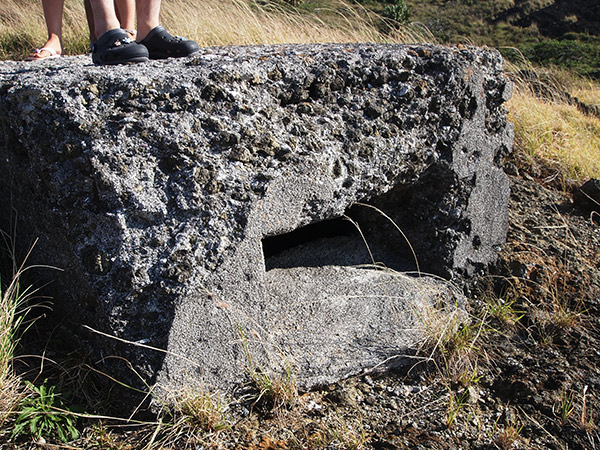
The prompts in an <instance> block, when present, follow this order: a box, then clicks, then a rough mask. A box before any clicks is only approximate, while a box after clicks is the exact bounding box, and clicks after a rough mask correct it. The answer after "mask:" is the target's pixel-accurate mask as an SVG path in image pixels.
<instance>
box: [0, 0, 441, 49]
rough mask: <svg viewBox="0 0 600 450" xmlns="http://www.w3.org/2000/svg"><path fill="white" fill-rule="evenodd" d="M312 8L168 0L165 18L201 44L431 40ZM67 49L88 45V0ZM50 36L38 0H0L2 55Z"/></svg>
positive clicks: (335, 4) (368, 16)
mask: <svg viewBox="0 0 600 450" xmlns="http://www.w3.org/2000/svg"><path fill="white" fill-rule="evenodd" d="M328 5H329V6H328V7H327V8H326V9H320V10H318V9H317V10H315V11H313V12H310V13H309V12H306V11H300V10H296V9H293V8H289V7H284V6H282V5H280V4H278V3H276V2H272V3H266V4H262V3H261V4H259V3H258V2H256V1H255V0H205V1H203V2H201V3H199V2H196V1H194V0H164V1H163V6H162V16H161V20H162V22H163V24H164V25H165V26H166V27H167V28H169V29H170V30H171V31H172V32H173V33H176V34H178V35H182V36H186V37H189V38H191V39H194V40H196V41H197V42H198V43H199V44H200V45H201V46H205V47H208V46H223V45H246V44H282V43H315V42H424V41H428V42H431V41H432V40H433V37H432V35H431V34H430V33H429V32H428V31H427V30H425V29H424V28H422V27H420V26H417V25H415V26H409V27H405V28H402V29H399V30H396V31H394V32H393V33H392V34H382V33H381V32H380V31H379V30H378V27H377V21H378V20H379V18H378V17H377V16H376V15H374V14H373V13H370V12H368V11H366V10H365V9H363V8H361V7H360V6H359V5H350V4H349V3H345V2H344V1H342V0H335V1H332V2H329V3H328ZM63 37H64V39H63V41H64V42H63V45H64V46H65V54H68V55H72V54H81V53H85V52H87V51H88V29H87V22H86V19H85V11H84V8H83V3H82V2H80V1H79V0H65V12H64V26H63ZM45 40H46V25H45V22H44V15H43V12H42V7H41V5H40V4H39V1H37V0H21V1H19V0H4V1H3V2H2V3H1V4H0V59H21V58H23V57H24V56H26V55H27V54H28V53H29V51H30V50H31V49H32V48H34V47H39V46H41V45H42V44H43V43H44V42H45Z"/></svg>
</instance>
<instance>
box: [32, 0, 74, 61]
mask: <svg viewBox="0 0 600 450" xmlns="http://www.w3.org/2000/svg"><path fill="white" fill-rule="evenodd" d="M64 3H65V2H64V0H42V6H43V8H44V18H45V19H46V27H47V28H48V40H47V41H46V43H45V44H44V45H43V46H42V48H40V49H37V50H35V51H34V52H33V53H32V54H31V55H29V57H28V59H44V58H47V57H49V56H54V55H60V54H62V15H63V7H64ZM46 49H47V50H46Z"/></svg>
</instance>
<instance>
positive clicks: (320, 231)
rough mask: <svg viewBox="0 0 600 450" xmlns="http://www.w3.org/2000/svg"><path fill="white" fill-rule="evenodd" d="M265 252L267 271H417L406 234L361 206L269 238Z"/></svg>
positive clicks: (266, 241)
mask: <svg viewBox="0 0 600 450" xmlns="http://www.w3.org/2000/svg"><path fill="white" fill-rule="evenodd" d="M386 222H387V223H386ZM262 249H263V255H264V260H265V268H266V270H267V271H269V270H272V269H289V268H293V267H323V266H361V265H370V266H372V265H373V264H377V265H381V266H385V267H388V268H390V269H394V270H397V271H413V270H416V264H415V261H414V258H413V256H412V252H410V247H408V245H407V244H406V242H405V240H404V238H403V236H402V234H401V233H400V232H399V231H398V230H397V229H395V226H394V225H393V224H392V223H389V219H387V218H385V217H384V216H382V215H381V214H380V213H378V212H377V211H375V210H373V209H371V208H368V207H365V206H361V205H354V206H352V207H351V208H349V209H348V210H347V211H346V212H345V214H344V215H343V216H341V217H336V218H334V219H330V220H325V221H322V222H317V223H312V224H309V225H306V226H304V227H301V228H298V229H296V230H294V231H292V232H290V233H285V234H281V235H277V236H269V237H266V238H264V239H263V240H262Z"/></svg>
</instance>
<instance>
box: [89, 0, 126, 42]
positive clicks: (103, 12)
mask: <svg viewBox="0 0 600 450" xmlns="http://www.w3.org/2000/svg"><path fill="white" fill-rule="evenodd" d="M90 6H91V9H92V15H93V20H94V34H95V35H96V39H98V38H99V37H100V36H102V35H103V34H104V33H106V32H107V31H109V30H114V29H117V28H121V24H120V23H119V19H117V12H116V11H115V3H114V0H90Z"/></svg>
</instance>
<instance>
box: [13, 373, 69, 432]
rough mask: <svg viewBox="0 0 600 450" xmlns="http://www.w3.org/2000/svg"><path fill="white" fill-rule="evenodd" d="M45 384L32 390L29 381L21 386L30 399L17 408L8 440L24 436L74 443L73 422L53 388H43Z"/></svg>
mask: <svg viewBox="0 0 600 450" xmlns="http://www.w3.org/2000/svg"><path fill="white" fill-rule="evenodd" d="M47 382H48V380H44V383H43V384H42V385H41V386H39V387H36V386H34V385H33V384H32V383H30V382H29V381H26V382H25V385H26V386H27V387H28V388H29V390H30V391H31V392H32V394H33V395H32V396H30V397H26V398H24V399H23V400H22V401H21V403H20V404H19V409H20V412H19V415H18V416H17V419H16V422H15V427H14V428H13V432H12V437H13V438H14V437H18V436H21V435H28V436H31V437H33V438H36V439H39V438H41V437H57V438H58V439H59V440H60V441H62V442H69V441H70V440H74V439H77V438H78V437H79V432H78V431H77V428H76V427H75V425H76V422H77V418H76V417H75V416H74V415H72V414H71V413H70V412H69V411H68V410H67V409H66V406H65V404H64V403H63V402H62V400H61V399H60V397H59V396H58V394H56V393H55V392H54V391H55V389H56V386H49V387H47V386H46V383H47Z"/></svg>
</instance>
